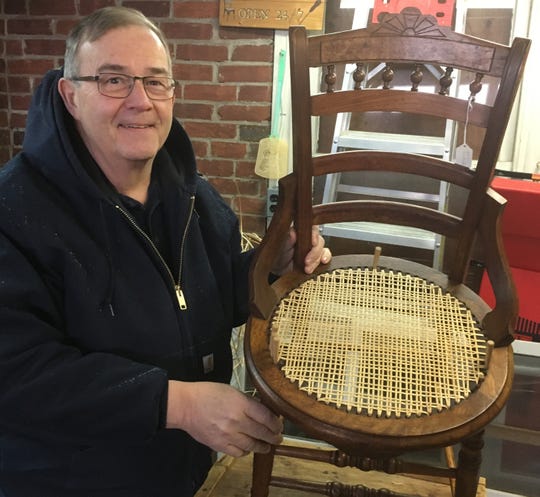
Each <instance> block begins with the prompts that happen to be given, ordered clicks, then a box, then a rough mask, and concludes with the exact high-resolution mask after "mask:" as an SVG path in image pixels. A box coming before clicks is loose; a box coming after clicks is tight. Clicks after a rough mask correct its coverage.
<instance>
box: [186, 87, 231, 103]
mask: <svg viewBox="0 0 540 497" xmlns="http://www.w3.org/2000/svg"><path fill="white" fill-rule="evenodd" d="M184 99H186V100H211V101H218V102H226V101H235V100H236V86H226V85H196V84H190V85H189V86H186V87H185V88H184Z"/></svg>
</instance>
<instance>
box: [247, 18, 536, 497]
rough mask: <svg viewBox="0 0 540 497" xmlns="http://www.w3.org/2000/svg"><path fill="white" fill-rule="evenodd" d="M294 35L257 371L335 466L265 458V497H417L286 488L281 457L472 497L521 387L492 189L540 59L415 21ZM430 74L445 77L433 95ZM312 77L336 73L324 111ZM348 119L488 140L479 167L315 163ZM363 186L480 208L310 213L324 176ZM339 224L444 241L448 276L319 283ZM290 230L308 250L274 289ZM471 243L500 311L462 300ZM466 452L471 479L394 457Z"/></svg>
mask: <svg viewBox="0 0 540 497" xmlns="http://www.w3.org/2000/svg"><path fill="white" fill-rule="evenodd" d="M289 34H290V57H291V63H290V70H291V80H292V105H293V109H292V112H293V172H292V173H291V174H289V175H288V176H286V177H284V178H283V179H281V180H280V184H279V187H280V190H279V202H278V210H277V212H276V213H275V215H274V217H273V219H272V222H271V225H270V227H269V229H268V232H267V234H266V236H265V237H264V240H263V242H262V244H261V246H260V248H259V250H258V253H257V256H256V259H255V261H254V264H253V266H252V271H251V316H250V318H249V321H248V325H247V328H246V338H245V340H246V341H245V354H246V364H247V368H248V371H249V373H250V376H251V378H252V380H253V383H254V385H255V387H256V388H257V391H258V394H259V395H260V397H261V400H262V402H264V404H265V405H267V406H269V407H270V408H271V409H272V410H273V411H274V412H276V413H278V414H280V415H282V416H283V417H284V418H286V419H288V420H290V421H291V422H292V423H293V424H295V425H296V426H297V427H299V428H300V429H301V430H302V431H303V432H305V434H306V435H307V437H309V438H311V439H315V440H319V441H324V442H326V443H327V444H329V445H331V446H332V449H331V450H326V449H325V450H323V451H322V452H320V451H319V450H318V449H314V448H311V447H290V446H287V445H281V446H278V447H275V448H274V449H273V450H272V451H271V453H270V454H265V455H263V454H256V455H255V459H254V469H253V482H252V491H251V492H252V493H251V495H252V496H253V497H265V496H267V495H269V486H277V487H286V488H292V489H296V491H300V490H302V491H308V492H314V493H319V494H323V495H328V496H332V497H338V496H343V497H345V496H347V497H360V496H362V497H367V496H392V495H403V494H399V493H396V492H391V491H385V490H378V491H377V490H371V489H369V488H366V487H365V486H364V485H362V484H361V475H362V473H361V472H359V483H358V485H344V484H341V483H339V482H328V483H314V482H310V481H300V480H298V479H292V478H288V477H283V476H279V477H278V476H275V475H274V476H273V475H272V467H273V460H274V455H282V456H292V457H300V458H305V459H311V460H316V461H325V462H329V463H334V464H336V465H338V466H353V467H357V468H359V469H361V470H378V471H386V472H396V471H402V472H405V473H420V474H424V475H434V476H439V477H440V476H442V477H448V478H449V479H450V481H451V482H452V488H453V489H454V495H455V496H456V497H474V496H475V495H476V491H477V486H478V479H479V468H480V463H481V449H482V446H483V440H482V437H483V431H484V428H485V426H486V425H487V424H488V423H489V422H490V421H491V420H493V418H494V417H495V416H496V415H497V414H498V413H499V412H500V411H501V409H502V408H503V406H504V404H505V402H506V400H507V398H508V396H509V393H510V389H511V385H512V377H513V359H512V348H511V345H510V344H511V342H512V339H513V337H512V332H513V326H514V321H515V318H516V313H517V299H516V294H515V289H514V286H513V283H512V279H511V276H510V273H509V269H508V265H507V261H506V258H505V255H504V252H503V250H504V249H503V244H502V240H501V236H500V230H499V222H500V217H501V212H502V209H503V207H504V203H505V200H504V199H503V198H502V197H501V196H500V195H498V194H496V193H495V192H494V191H493V190H492V189H490V182H491V180H492V176H493V171H494V168H495V164H496V161H497V156H498V153H499V150H500V147H501V142H502V139H503V135H504V132H505V129H506V126H507V123H508V119H509V115H510V111H511V108H512V105H513V101H514V97H515V95H516V92H517V89H518V85H519V82H520V79H521V76H522V72H523V66H524V63H525V59H526V56H527V52H528V49H529V44H530V42H529V40H526V39H520V38H516V39H515V40H514V41H513V43H512V45H511V46H503V45H500V44H497V43H492V42H489V41H485V40H481V39H478V38H474V37H471V36H467V35H464V34H459V33H456V32H453V31H452V30H450V29H449V28H447V27H442V26H439V25H438V24H437V22H436V20H435V18H433V17H429V16H424V15H422V14H421V13H420V12H419V11H418V10H416V9H406V10H404V11H402V12H401V13H400V14H384V15H383V16H382V17H381V18H380V19H379V22H378V23H374V24H371V25H370V26H369V27H367V28H365V29H359V30H353V31H346V32H340V33H332V34H322V35H316V36H310V37H308V36H307V35H306V31H305V29H304V28H303V27H291V29H290V32H289ZM350 63H356V67H357V70H356V71H355V73H354V75H353V79H354V81H355V85H354V86H355V87H354V88H351V89H350V90H346V91H334V84H335V80H336V73H337V71H338V69H339V68H340V67H343V65H344V64H350ZM380 63H382V64H384V66H383V67H384V69H383V70H382V72H381V73H382V80H383V82H382V83H383V84H382V86H383V87H382V88H365V87H364V86H365V85H363V83H362V82H363V80H364V79H365V78H366V74H369V70H370V68H373V67H375V65H377V64H380ZM404 64H408V66H409V67H410V68H411V69H410V70H409V72H410V80H411V85H410V88H406V89H393V88H392V84H391V80H392V75H393V73H394V70H395V69H396V68H398V67H403V66H404ZM430 66H431V67H438V68H441V69H442V76H441V78H440V80H439V85H437V86H438V87H437V88H435V89H434V91H433V88H431V91H430V92H424V91H421V90H420V88H421V82H422V79H423V76H422V75H423V70H424V68H426V67H430ZM311 68H322V71H323V75H322V77H321V81H322V84H321V86H323V89H322V91H321V92H319V93H317V94H314V95H312V94H311V93H310V70H312V69H311ZM458 74H459V80H460V81H461V82H462V83H463V82H464V77H465V76H464V75H466V77H467V78H468V81H467V85H466V86H465V88H466V89H467V95H465V98H463V99H460V98H458V97H456V96H452V94H453V93H456V92H451V91H449V88H451V83H452V79H454V78H455V77H456V76H457V75H458ZM469 82H470V84H468V83H469ZM482 90H484V92H485V95H484V96H482ZM458 93H459V92H458ZM340 112H355V113H366V115H368V114H370V113H374V112H377V113H379V114H381V113H394V114H395V113H403V114H404V115H422V116H431V117H435V118H440V119H441V120H453V121H457V122H458V123H460V126H461V129H463V127H466V128H467V129H473V128H474V129H477V130H481V131H482V132H483V141H482V144H481V146H480V148H479V149H478V150H475V154H476V155H475V156H476V157H477V161H476V163H475V164H474V165H473V167H465V166H463V165H459V164H456V163H455V162H453V161H446V160H443V159H440V158H434V157H430V156H424V155H418V154H412V153H397V152H388V151H387V152H385V151H380V150H379V151H377V150H348V151H338V152H337V153H333V154H314V153H313V150H314V146H313V140H312V129H313V120H314V119H316V118H317V117H320V116H328V115H331V114H336V113H340ZM411 123H414V121H411ZM411 126H414V124H411ZM352 171H370V172H372V171H379V172H380V173H381V174H383V175H384V174H388V173H395V172H399V173H405V174H407V175H409V176H411V177H417V176H422V177H429V178H432V179H433V180H438V181H444V182H447V183H448V185H451V187H453V188H460V189H463V190H464V191H466V192H467V193H468V195H467V200H466V202H465V204H464V205H463V210H462V212H461V213H460V215H455V214H449V213H447V212H444V211H441V210H438V209H431V208H429V207H426V206H422V205H413V204H411V203H404V202H396V201H383V200H373V199H363V200H349V201H340V202H335V203H327V204H320V205H312V204H313V202H312V198H313V196H314V194H313V183H314V178H315V177H317V176H321V175H326V174H330V173H338V172H347V173H350V172H352ZM335 222H370V223H374V222H376V223H384V224H386V225H388V224H392V225H398V226H406V227H414V228H420V229H422V230H427V231H430V232H436V233H439V234H441V235H442V236H443V237H444V239H445V241H446V246H447V247H452V249H451V253H447V254H446V259H447V264H446V267H445V268H444V272H441V271H438V270H435V269H433V268H432V267H428V266H427V265H421V264H419V263H417V262H412V261H408V260H405V259H402V258H396V257H388V256H385V255H384V254H383V255H381V256H380V257H379V256H378V254H375V255H374V254H371V253H370V254H350V255H340V256H335V257H334V259H333V260H332V262H331V263H330V264H329V265H327V266H321V267H320V268H319V269H318V270H317V271H316V273H315V274H314V275H310V276H308V275H305V274H304V273H303V270H302V268H303V259H304V257H305V255H306V253H307V252H308V251H309V249H310V247H311V231H312V225H324V224H326V223H335ZM291 224H294V227H295V229H296V232H297V237H298V239H297V245H296V249H295V259H294V268H293V269H292V270H291V271H290V272H288V273H286V274H284V275H282V276H281V277H280V278H279V279H277V281H275V282H273V283H271V284H270V283H269V274H270V273H271V268H272V266H273V264H274V256H275V254H276V253H278V252H279V250H278V249H279V247H280V246H281V244H282V243H283V242H284V240H285V238H286V236H287V232H288V230H289V228H290V226H291ZM475 237H477V238H478V239H479V240H480V242H481V245H482V246H483V247H485V251H486V253H485V260H486V261H487V271H488V274H489V278H490V280H491V283H492V286H493V288H494V291H495V294H496V305H495V306H494V308H493V309H491V308H489V307H488V306H487V305H486V304H485V303H484V302H483V301H482V299H481V298H480V297H479V296H478V295H476V294H475V293H474V292H473V291H472V290H471V289H469V288H468V287H467V286H466V285H465V283H464V281H465V277H466V274H467V269H468V267H469V257H470V252H471V247H472V246H473V243H474V241H475ZM447 250H450V249H449V248H447ZM369 251H370V252H371V249H370V250H369ZM458 443H459V444H460V447H461V448H460V451H459V457H458V458H457V462H456V463H455V464H449V465H448V467H446V466H445V465H444V464H442V465H440V466H441V467H430V466H429V465H427V464H423V463H422V464H420V463H418V462H416V463H413V462H407V461H406V458H403V459H400V458H398V456H400V455H402V454H403V455H404V454H406V453H408V452H414V451H420V450H424V449H433V448H437V447H440V448H441V449H442V450H445V451H446V454H447V456H449V454H450V453H453V449H451V447H453V446H454V445H456V444H458ZM324 446H325V447H326V446H327V445H326V444H325V445H324ZM334 449H335V450H334ZM447 459H449V460H450V461H452V459H453V458H452V457H447ZM377 492H378V493H377ZM270 493H271V492H270Z"/></svg>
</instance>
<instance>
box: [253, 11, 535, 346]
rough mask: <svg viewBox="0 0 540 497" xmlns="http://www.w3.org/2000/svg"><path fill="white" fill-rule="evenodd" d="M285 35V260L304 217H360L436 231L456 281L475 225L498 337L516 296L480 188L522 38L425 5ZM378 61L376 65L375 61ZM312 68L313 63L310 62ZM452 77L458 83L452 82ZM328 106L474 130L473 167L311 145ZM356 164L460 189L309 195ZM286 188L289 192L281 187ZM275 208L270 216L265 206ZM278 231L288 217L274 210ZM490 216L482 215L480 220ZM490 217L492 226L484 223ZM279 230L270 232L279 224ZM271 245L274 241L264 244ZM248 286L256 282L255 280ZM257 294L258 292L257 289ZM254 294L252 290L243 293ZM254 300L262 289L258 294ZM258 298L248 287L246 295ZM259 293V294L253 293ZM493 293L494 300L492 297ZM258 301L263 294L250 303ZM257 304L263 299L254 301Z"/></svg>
mask: <svg viewBox="0 0 540 497" xmlns="http://www.w3.org/2000/svg"><path fill="white" fill-rule="evenodd" d="M289 35H290V58H291V60H290V69H291V92H292V95H291V96H292V128H293V173H292V174H291V175H289V177H286V178H284V179H283V180H282V181H281V183H280V187H281V189H282V193H283V195H282V194H280V197H281V200H280V201H281V203H282V205H281V208H282V209H283V208H284V209H285V210H287V209H292V211H293V219H294V225H295V228H296V231H297V236H298V239H297V244H296V249H295V256H294V263H295V268H296V270H297V271H301V268H302V267H303V261H304V257H305V255H306V254H307V252H308V251H309V250H310V248H311V243H312V226H313V225H324V224H327V223H336V222H370V223H384V224H393V225H399V226H406V227H412V228H418V229H421V230H426V231H428V232H433V233H437V234H440V235H441V236H443V237H444V239H445V240H446V241H448V242H449V243H448V244H447V250H450V251H451V254H449V255H447V257H446V265H445V268H444V272H445V273H446V274H447V275H448V278H449V281H450V282H452V283H454V284H461V283H464V281H465V278H466V275H467V270H468V267H469V264H470V256H471V251H472V248H473V246H474V243H475V239H476V237H477V236H479V235H480V237H481V238H482V239H483V244H484V245H485V246H487V247H486V248H487V249H488V250H489V251H492V247H491V246H492V245H495V248H494V250H493V251H492V252H490V254H487V255H486V258H487V259H488V262H491V263H492V264H491V266H492V269H489V267H488V273H489V274H490V278H491V280H492V284H493V285H494V287H498V290H497V289H495V293H496V295H497V294H498V307H499V309H498V310H497V312H495V313H492V316H491V319H492V320H496V319H495V318H496V317H497V319H499V318H500V316H504V320H505V323H506V324H504V325H501V326H500V328H501V330H502V331H499V332H496V333H495V335H497V336H495V339H496V342H497V343H503V342H508V341H509V340H510V339H509V338H508V337H506V338H504V337H505V335H506V334H507V333H509V329H510V328H511V324H510V322H511V321H512V319H514V317H515V316H514V314H515V313H516V306H517V303H516V302H515V291H513V286H512V281H511V277H510V275H509V271H508V267H507V264H506V260H505V256H504V248H503V244H502V240H501V238H500V235H499V233H497V228H496V225H497V219H498V217H500V213H501V211H502V206H503V204H504V199H502V197H500V196H498V195H497V194H495V192H493V190H491V189H490V188H489V186H490V183H491V180H492V177H493V174H494V169H495V166H496V163H497V158H498V155H499V151H500V149H501V144H502V141H503V138H504V133H505V130H506V127H507V124H508V121H509V118H510V113H511V110H512V105H513V102H514V99H515V96H516V93H517V91H518V86H519V83H520V80H521V77H522V72H523V67H524V64H525V59H526V56H527V53H528V49H529V45H530V40H527V39H523V38H515V39H514V41H513V43H512V45H511V46H505V45H501V44H498V43H494V42H490V41H486V40H483V39H479V38H475V37H472V36H469V35H465V34H460V33H456V32H454V31H452V30H451V29H450V28H449V27H445V26H439V25H438V24H437V21H436V19H435V18H434V17H432V16H426V15H423V14H421V13H420V11H419V10H418V9H415V8H407V9H404V10H403V11H402V12H401V13H400V14H382V15H381V16H380V18H379V22H378V23H373V24H370V25H369V26H368V27H366V28H363V29H357V30H351V31H343V32H338V33H330V34H321V35H316V36H308V35H307V33H306V30H305V28H304V27H302V26H293V27H291V28H290V30H289ZM351 63H352V64H356V70H355V71H354V74H353V80H354V88H351V89H347V90H340V91H336V88H335V87H336V80H337V74H338V73H339V72H340V70H341V69H343V67H344V66H345V65H346V64H351ZM381 64H382V66H381ZM375 66H379V67H382V70H380V71H379V72H380V74H381V85H380V87H378V88H372V87H369V88H366V87H365V86H366V85H365V81H366V80H368V79H369V74H370V70H371V69H372V68H373V67H375ZM405 66H408V67H409V69H408V71H409V73H410V86H409V87H408V88H403V87H402V86H399V87H398V86H396V87H394V86H393V78H394V73H395V71H396V70H397V68H398V67H399V68H402V67H405ZM432 67H435V68H438V69H439V71H440V74H441V76H440V78H439V80H438V83H437V85H436V87H435V88H433V83H431V84H430V85H429V86H430V87H429V88H428V90H427V91H426V90H424V89H423V85H422V83H423V80H424V79H426V78H424V72H425V70H426V68H428V69H429V68H432ZM317 69H319V70H321V71H322V73H321V72H320V73H317V72H316V71H317ZM314 74H322V75H321V76H320V87H321V88H320V91H317V92H315V93H312V87H313V86H314V85H313V84H312V81H313V75H314ZM464 75H466V76H467V77H468V78H470V79H469V81H468V85H466V86H468V87H466V92H465V93H466V94H465V95H463V96H462V95H461V93H463V92H461V91H453V90H452V88H453V86H452V85H454V86H456V84H457V83H455V80H456V79H457V80H458V81H462V80H463V78H464ZM460 86H461V87H462V86H463V85H460ZM338 113H363V115H365V116H366V117H365V120H369V119H371V117H370V116H380V115H381V114H390V115H393V116H395V115H397V114H399V115H403V116H405V119H410V127H411V128H413V127H414V126H415V121H414V116H424V117H425V116H429V117H430V118H439V119H442V120H445V121H448V120H451V121H454V122H456V123H457V125H458V126H459V127H460V129H462V130H464V131H463V132H464V133H467V130H469V133H472V131H471V130H474V131H475V132H476V133H477V134H479V135H480V137H481V140H479V141H480V144H479V146H478V147H477V149H475V150H473V153H474V158H475V161H474V163H473V165H472V167H467V166H465V165H462V164H459V163H457V162H456V161H454V160H453V158H451V159H450V160H445V159H441V158H437V157H433V156H429V155H421V154H417V153H410V152H396V151H384V150H348V151H336V152H335V153H325V154H321V153H317V150H316V149H315V146H314V144H315V139H314V138H313V128H314V126H313V122H314V119H321V118H327V117H328V116H335V115H336V114H338ZM354 171H370V172H375V171H377V172H378V173H379V174H382V175H385V174H386V175H387V174H388V173H406V174H407V175H412V176H411V177H413V178H421V177H423V178H431V179H432V180H434V181H443V182H446V183H448V184H449V185H450V187H451V188H456V189H458V190H459V191H460V192H463V198H464V201H463V203H462V204H461V206H460V212H459V213H458V214H456V213H450V212H447V211H442V210H440V209H438V208H437V207H433V206H426V205H424V204H419V203H414V202H409V201H407V202H403V201H396V200H392V199H390V200H388V199H387V200H381V199H370V198H368V199H356V200H347V201H337V202H329V203H321V204H318V205H313V198H314V192H313V184H314V180H315V178H316V177H319V176H324V175H328V174H334V173H351V172H354ZM287 191H290V192H291V193H292V196H293V197H294V200H291V198H290V196H288V197H287V198H285V197H286V195H285V193H286V192H287ZM275 217H276V216H275ZM278 217H279V219H277V220H276V223H277V224H281V228H280V229H281V231H283V230H284V229H285V227H286V225H287V223H288V220H287V216H283V215H281V216H278ZM490 223H491V224H490ZM488 225H490V226H495V228H494V229H492V228H491V227H488ZM280 229H278V231H280ZM274 247H277V245H274ZM255 293H257V292H256V291H255ZM263 293H264V292H263ZM252 295H253V293H252ZM261 298H262V299H265V298H266V297H265V296H264V295H261ZM254 302H255V308H256V307H257V296H256V295H255V298H254ZM259 302H260V299H259ZM499 304H500V305H499ZM265 306H266V307H268V305H266V304H261V305H260V308H261V309H262V307H265ZM262 313H263V314H264V310H263V311H262Z"/></svg>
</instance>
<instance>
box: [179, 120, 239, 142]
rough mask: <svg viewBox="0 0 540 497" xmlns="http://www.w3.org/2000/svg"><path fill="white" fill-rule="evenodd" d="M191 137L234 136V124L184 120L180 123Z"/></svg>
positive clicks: (223, 137) (229, 137) (224, 137)
mask: <svg viewBox="0 0 540 497" xmlns="http://www.w3.org/2000/svg"><path fill="white" fill-rule="evenodd" d="M182 124H183V126H184V128H185V129H186V131H187V134H188V135H189V136H191V137H197V138H208V139H209V138H221V139H232V138H236V133H237V130H236V126H235V125H234V124H219V123H212V122H208V121H200V122H199V121H186V122H183V123H182Z"/></svg>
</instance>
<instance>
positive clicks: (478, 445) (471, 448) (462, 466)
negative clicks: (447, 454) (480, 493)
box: [454, 431, 484, 497]
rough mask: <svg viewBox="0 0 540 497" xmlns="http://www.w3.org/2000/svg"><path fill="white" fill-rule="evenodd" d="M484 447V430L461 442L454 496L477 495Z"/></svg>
mask: <svg viewBox="0 0 540 497" xmlns="http://www.w3.org/2000/svg"><path fill="white" fill-rule="evenodd" d="M483 447H484V431H481V432H480V433H477V434H476V435H474V436H472V437H470V438H468V439H466V440H463V442H462V443H461V450H460V451H459V459H458V467H457V474H456V493H455V496H454V497H476V492H477V489H478V479H479V476H480V464H481V463H482V448H483Z"/></svg>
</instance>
